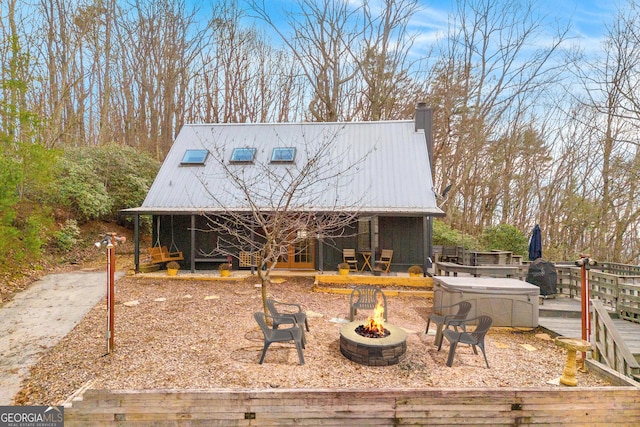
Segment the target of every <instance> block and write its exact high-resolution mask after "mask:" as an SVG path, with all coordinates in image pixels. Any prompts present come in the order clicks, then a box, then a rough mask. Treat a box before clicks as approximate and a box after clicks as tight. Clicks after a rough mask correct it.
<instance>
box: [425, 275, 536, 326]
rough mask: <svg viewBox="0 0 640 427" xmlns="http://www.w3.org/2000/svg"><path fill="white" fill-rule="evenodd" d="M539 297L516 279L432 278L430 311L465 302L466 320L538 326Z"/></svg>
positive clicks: (534, 288) (500, 324)
mask: <svg viewBox="0 0 640 427" xmlns="http://www.w3.org/2000/svg"><path fill="white" fill-rule="evenodd" d="M539 295H540V288H538V287H537V286H535V285H532V284H530V283H527V282H523V281H522V280H517V279H508V278H493V277H449V276H435V277H434V278H433V296H434V302H433V305H434V307H438V306H442V305H451V304H455V303H457V302H460V301H469V302H471V304H472V308H471V312H470V313H469V317H476V316H480V315H483V314H486V315H489V316H491V317H492V318H493V326H511V327H523V328H535V327H536V326H538V297H539Z"/></svg>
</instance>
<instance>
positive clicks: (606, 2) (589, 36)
mask: <svg viewBox="0 0 640 427" xmlns="http://www.w3.org/2000/svg"><path fill="white" fill-rule="evenodd" d="M350 1H351V2H353V3H354V4H359V3H361V2H362V0H350ZM472 1H473V0H472ZM506 1H508V0H506ZM534 1H535V8H536V11H537V12H539V13H541V14H544V15H547V16H548V20H550V21H553V20H558V21H559V22H561V23H568V22H571V25H572V28H571V32H570V37H571V38H572V40H573V42H575V43H578V44H579V45H580V46H581V47H582V48H583V49H584V50H585V51H587V52H589V51H597V50H598V49H599V47H600V41H601V39H602V37H603V35H604V34H605V33H606V28H605V23H606V22H610V21H611V20H612V19H613V18H614V17H615V16H616V14H617V6H616V4H618V3H620V0H613V1H612V0H597V1H596V0H534ZM296 2H297V0H265V4H266V5H267V7H268V8H269V9H272V10H273V11H274V12H276V13H277V11H282V10H286V9H288V5H290V4H295V3H296ZM622 3H623V4H624V0H622ZM420 4H421V6H422V10H421V11H420V12H419V13H418V14H417V15H416V17H415V19H414V22H413V23H414V25H415V27H414V29H418V30H419V32H420V33H421V38H422V39H423V41H425V42H428V41H433V39H434V38H435V37H437V36H438V34H442V33H443V32H444V31H445V30H446V27H447V20H448V14H449V13H451V12H452V11H453V10H454V8H455V7H456V1H455V0H420ZM273 17H274V20H276V21H277V17H276V16H273Z"/></svg>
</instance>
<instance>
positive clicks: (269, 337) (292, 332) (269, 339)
mask: <svg viewBox="0 0 640 427" xmlns="http://www.w3.org/2000/svg"><path fill="white" fill-rule="evenodd" d="M253 317H254V319H256V322H258V325H260V329H262V335H263V336H264V347H263V348H262V357H260V362H258V363H259V364H261V365H262V362H263V361H264V356H265V354H267V349H268V348H269V346H270V345H271V343H274V342H288V341H293V342H294V343H295V345H296V350H297V351H298V359H299V360H300V364H301V365H304V356H303V354H302V349H303V348H304V343H303V341H302V328H301V327H300V325H298V323H297V322H296V320H295V319H293V321H294V323H293V326H291V327H290V328H286V329H273V328H270V327H269V326H268V325H267V322H266V320H265V319H267V318H271V319H272V321H276V320H277V319H276V316H269V315H268V314H264V313H263V312H261V311H258V312H256V313H253ZM278 320H279V319H278Z"/></svg>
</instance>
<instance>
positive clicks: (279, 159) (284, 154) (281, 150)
mask: <svg viewBox="0 0 640 427" xmlns="http://www.w3.org/2000/svg"><path fill="white" fill-rule="evenodd" d="M295 157H296V149H295V148H294V147H277V148H274V149H273V152H272V153H271V163H291V162H293V159H294V158H295Z"/></svg>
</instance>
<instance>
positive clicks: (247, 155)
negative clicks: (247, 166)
mask: <svg viewBox="0 0 640 427" xmlns="http://www.w3.org/2000/svg"><path fill="white" fill-rule="evenodd" d="M255 156H256V149H255V148H234V149H233V153H231V161H232V162H233V163H252V162H253V159H254V158H255Z"/></svg>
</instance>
